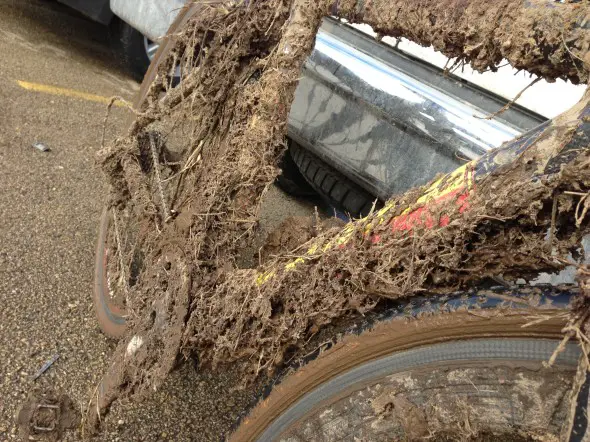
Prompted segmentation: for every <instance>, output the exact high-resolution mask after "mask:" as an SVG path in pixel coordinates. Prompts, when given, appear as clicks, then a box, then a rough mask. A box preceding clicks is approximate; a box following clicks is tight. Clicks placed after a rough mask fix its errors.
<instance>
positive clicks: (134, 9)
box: [110, 0, 186, 41]
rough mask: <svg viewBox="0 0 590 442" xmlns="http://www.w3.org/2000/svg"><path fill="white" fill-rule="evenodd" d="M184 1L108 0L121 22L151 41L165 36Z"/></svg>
mask: <svg viewBox="0 0 590 442" xmlns="http://www.w3.org/2000/svg"><path fill="white" fill-rule="evenodd" d="M185 3H186V0H133V1H130V0H110V4H111V10H112V11H113V13H114V14H115V15H117V16H118V17H119V18H120V19H121V20H123V21H125V22H126V23H127V24H129V25H130V26H132V27H133V28H135V29H137V30H138V31H139V32H141V33H142V34H143V35H145V36H146V37H148V38H149V39H151V40H153V41H157V40H158V39H159V38H161V37H163V36H164V35H166V32H167V31H168V29H169V28H170V25H171V24H172V22H174V19H175V18H176V16H177V15H178V13H179V12H180V10H181V9H182V8H183V7H184V5H185Z"/></svg>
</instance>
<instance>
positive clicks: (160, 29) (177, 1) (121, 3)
mask: <svg viewBox="0 0 590 442" xmlns="http://www.w3.org/2000/svg"><path fill="white" fill-rule="evenodd" d="M58 1H59V2H60V3H63V4H65V5H67V6H70V7H71V8H73V9H76V10H77V11H79V12H81V13H82V14H84V15H85V16H87V17H88V18H90V19H92V20H94V21H97V22H99V23H102V24H104V25H107V26H109V28H110V30H111V33H112V36H113V43H114V45H115V49H116V50H117V52H118V53H119V54H120V56H121V58H122V61H123V63H124V64H125V66H126V67H127V69H128V70H129V72H130V73H131V74H132V75H133V77H134V78H135V79H137V80H138V81H141V80H142V79H143V76H144V75H145V73H146V71H147V69H148V67H149V65H150V62H151V60H152V59H153V58H154V55H155V53H156V51H157V49H158V43H157V41H158V39H159V38H161V37H162V36H163V35H165V34H166V31H167V30H168V28H169V27H170V25H171V24H172V22H173V21H174V19H175V17H176V15H177V14H178V11H180V9H181V8H182V7H183V6H184V4H185V1H184V0H166V1H153V0H136V1H126V0H58Z"/></svg>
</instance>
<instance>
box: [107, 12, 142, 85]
mask: <svg viewBox="0 0 590 442" xmlns="http://www.w3.org/2000/svg"><path fill="white" fill-rule="evenodd" d="M113 28H114V29H113V34H114V38H115V42H114V43H115V47H116V49H117V51H118V52H119V56H120V57H121V59H122V60H123V63H124V65H125V67H126V68H127V70H128V71H129V73H130V74H131V75H132V76H133V78H134V79H135V80H137V81H142V80H143V77H144V75H145V73H146V72H147V70H148V68H149V66H150V59H149V57H148V54H147V51H146V45H145V37H144V36H143V34H142V33H141V32H139V31H138V30H137V29H135V28H133V27H131V26H130V25H128V24H127V23H125V22H124V21H123V20H119V19H117V20H116V21H115V23H114V24H113Z"/></svg>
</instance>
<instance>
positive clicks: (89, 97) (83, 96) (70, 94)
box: [16, 80, 125, 107]
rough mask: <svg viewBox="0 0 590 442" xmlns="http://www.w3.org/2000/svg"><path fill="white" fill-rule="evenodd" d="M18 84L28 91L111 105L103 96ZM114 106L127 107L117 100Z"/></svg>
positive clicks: (43, 85) (25, 82)
mask: <svg viewBox="0 0 590 442" xmlns="http://www.w3.org/2000/svg"><path fill="white" fill-rule="evenodd" d="M16 82H17V84H18V85H19V86H20V87H22V88H23V89H26V90H28V91H35V92H42V93H45V94H51V95H59V96H62V97H70V98H79V99H81V100H86V101H93V102H95V103H102V104H109V103H110V102H111V99H110V98H109V97H103V96H102V95H95V94H89V93H86V92H82V91H77V90H75V89H66V88H63V87H56V86H49V85H47V84H40V83H29V82H28V81H21V80H17V81H16ZM113 106H117V107H125V103H123V102H121V101H119V100H117V101H115V102H114V103H113Z"/></svg>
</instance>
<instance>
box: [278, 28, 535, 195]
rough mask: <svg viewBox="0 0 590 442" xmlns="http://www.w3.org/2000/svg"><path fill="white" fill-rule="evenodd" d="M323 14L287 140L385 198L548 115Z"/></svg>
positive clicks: (485, 149) (451, 168) (428, 178)
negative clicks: (504, 108)
mask: <svg viewBox="0 0 590 442" xmlns="http://www.w3.org/2000/svg"><path fill="white" fill-rule="evenodd" d="M505 103H506V101H505V100H504V99H502V98H500V97H498V96H496V95H494V94H491V93H489V92H487V91H485V90H483V89H480V88H478V87H476V86H474V85H471V84H469V83H467V82H466V81H464V80H461V79H459V78H457V77H454V76H453V75H449V74H444V73H443V71H442V70H440V69H438V68H436V67H433V66H431V65H429V64H426V63H424V62H423V61H422V60H419V59H416V58H413V57H411V56H408V55H406V54H404V53H403V52H401V51H398V50H396V49H394V48H392V47H390V46H387V45H385V44H383V43H379V42H377V41H376V40H374V39H373V38H371V37H369V36H367V35H365V34H363V33H361V32H359V31H357V30H355V29H354V28H352V27H350V26H348V25H345V24H341V23H339V22H337V21H336V20H333V19H326V20H325V21H324V24H323V25H322V28H321V29H320V32H319V33H318V35H317V39H316V45H315V49H314V51H313V53H312V55H311V56H310V58H309V59H308V60H307V62H306V64H305V67H304V70H303V75H302V78H301V80H300V83H299V86H298V88H297V90H296V93H295V100H294V102H293V105H292V107H291V113H290V116H289V136H290V137H291V138H292V139H294V140H295V141H296V142H298V143H299V144H301V145H303V146H304V147H306V148H307V149H309V150H311V151H312V152H314V153H315V154H316V155H318V156H320V157H322V158H323V159H325V160H326V161H327V162H329V163H330V164H331V165H333V166H334V167H336V168H337V169H339V170H340V171H341V172H343V173H345V174H346V175H347V176H349V177H350V178H351V179H353V180H354V181H356V182H357V183H358V184H359V185H361V186H362V187H364V188H365V189H367V190H369V191H370V192H371V193H373V194H374V195H376V196H379V197H380V198H383V199H386V198H388V197H389V196H391V195H392V194H394V193H398V192H403V191H404V190H407V189H409V188H411V187H414V186H416V185H420V184H424V183H425V182H427V181H428V180H430V179H431V178H432V177H433V176H435V175H436V174H437V173H441V172H449V171H452V170H453V169H455V168H456V167H457V166H458V165H461V164H462V163H464V162H465V161H467V160H471V159H474V158H477V157H479V156H480V155H482V154H483V153H485V152H486V151H488V150H489V149H492V148H494V147H497V146H500V145H501V144H502V143H503V142H505V141H508V140H510V139H512V138H514V137H515V136H518V135H519V134H520V133H522V132H524V131H526V130H528V129H531V128H532V127H535V126H537V125H538V124H540V123H542V122H543V121H544V118H542V117H540V116H539V115H536V114H534V113H532V112H529V111H527V110H525V109H523V108H520V107H518V106H513V107H511V108H510V109H509V110H508V111H506V112H505V113H503V114H502V115H501V117H499V118H495V119H492V120H486V119H483V117H485V116H486V115H488V114H489V113H491V112H494V111H496V110H498V109H499V108H501V107H502V106H503V105H504V104H505Z"/></svg>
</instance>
